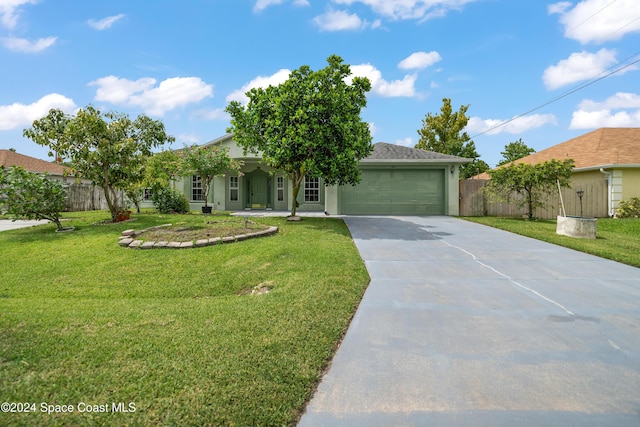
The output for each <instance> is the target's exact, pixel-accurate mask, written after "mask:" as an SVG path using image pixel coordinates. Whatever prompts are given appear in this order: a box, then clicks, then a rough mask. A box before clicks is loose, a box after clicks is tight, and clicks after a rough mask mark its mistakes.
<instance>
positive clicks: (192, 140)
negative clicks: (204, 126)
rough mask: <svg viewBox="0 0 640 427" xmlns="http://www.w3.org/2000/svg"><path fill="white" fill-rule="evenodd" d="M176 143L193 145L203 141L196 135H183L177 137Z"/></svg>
mask: <svg viewBox="0 0 640 427" xmlns="http://www.w3.org/2000/svg"><path fill="white" fill-rule="evenodd" d="M176 141H178V142H180V143H183V144H187V145H192V144H197V143H199V142H200V141H202V138H200V136H198V135H196V134H195V133H188V134H187V133H183V134H180V135H178V136H177V137H176Z"/></svg>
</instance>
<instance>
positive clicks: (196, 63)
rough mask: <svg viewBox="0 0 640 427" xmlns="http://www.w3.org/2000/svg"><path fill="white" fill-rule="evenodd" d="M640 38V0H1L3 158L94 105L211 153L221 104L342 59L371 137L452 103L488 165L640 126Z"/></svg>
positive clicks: (402, 130)
mask: <svg viewBox="0 0 640 427" xmlns="http://www.w3.org/2000/svg"><path fill="white" fill-rule="evenodd" d="M639 33H640V6H639V5H638V3H637V0H582V1H563V2H553V1H551V2H545V1H542V0H519V1H516V0H322V1H320V0H187V1H177V0H174V1H169V0H154V1H153V2H137V1H136V2H132V1H124V0H110V1H108V2H105V1H82V2H80V1H75V0H74V1H72V0H0V64H2V65H1V66H0V148H5V149H6V148H15V149H16V150H17V151H18V152H19V153H23V154H27V155H31V156H34V157H39V158H43V159H47V149H46V148H44V147H40V146H38V145H36V144H35V143H33V142H31V141H29V140H27V139H24V138H23V137H22V130H23V129H24V128H27V127H29V126H30V125H31V123H32V121H33V120H35V119H37V118H39V117H42V116H44V115H46V113H47V112H48V110H49V109H50V108H61V109H63V110H64V111H66V112H68V113H71V114H73V113H74V112H75V111H77V109H78V108H80V107H84V106H86V105H88V104H92V105H94V106H96V107H99V108H102V109H105V110H115V111H120V112H126V113H128V114H130V115H131V116H132V117H135V116H137V115H138V114H141V113H144V114H147V115H149V116H150V117H152V118H155V119H160V120H162V121H163V122H164V124H165V126H166V128H167V131H168V132H169V133H170V134H172V135H174V136H175V137H176V139H177V142H176V143H174V145H173V147H174V148H180V147H182V146H183V145H184V144H193V143H198V144H199V143H204V142H207V141H209V140H211V139H214V138H217V137H219V136H222V135H223V134H224V133H225V131H226V128H227V126H228V125H229V118H228V116H227V115H226V114H225V113H224V108H225V107H226V105H227V104H228V103H229V101H230V100H233V99H237V100H241V101H242V100H243V97H244V95H243V93H244V92H245V91H246V90H248V89H249V88H250V87H254V86H259V85H268V84H277V83H279V82H281V81H283V80H284V79H286V78H287V75H288V73H289V71H290V70H293V69H296V68H298V67H300V66H301V65H305V64H306V65H310V66H311V67H312V68H313V69H318V68H322V67H324V65H325V64H326V58H327V57H328V56H329V55H331V54H337V55H340V56H341V57H342V58H343V59H344V60H345V61H346V62H347V63H349V64H350V65H351V67H352V72H353V73H354V74H358V75H364V76H367V77H369V78H370V79H371V81H372V84H373V89H372V91H371V92H370V93H369V95H368V106H367V108H366V110H365V111H363V114H362V116H363V119H364V120H366V121H367V122H369V123H370V126H371V130H372V135H373V139H374V142H378V141H384V142H389V143H396V144H402V145H405V146H413V145H415V144H416V142H417V141H418V135H417V130H418V129H419V128H420V127H421V126H422V119H423V118H424V117H425V115H426V114H427V113H432V114H436V113H438V112H439V110H440V107H441V105H442V98H450V99H451V100H452V104H453V106H454V108H455V109H456V110H457V109H458V108H459V107H460V105H470V107H469V110H468V112H467V114H468V115H469V116H470V118H471V119H470V122H469V125H468V127H467V131H468V132H469V134H470V135H471V136H472V137H473V140H474V141H475V143H476V146H477V149H478V152H479V153H480V155H481V158H482V159H483V160H485V161H486V162H487V163H489V164H490V165H491V166H493V165H495V164H496V162H497V161H498V160H499V159H500V158H501V155H500V152H501V151H502V150H503V149H504V146H505V145H506V144H507V143H509V142H511V141H516V140H518V139H519V138H522V140H523V141H524V142H525V143H526V144H527V145H529V146H531V147H533V148H534V149H536V150H537V151H540V150H542V149H544V148H547V147H549V146H552V145H555V144H557V143H560V142H563V141H565V140H567V139H570V138H573V137H575V136H578V135H581V134H584V133H586V132H589V131H591V130H594V129H597V128H599V127H640V72H639V69H640V62H636V61H639V60H640V34H639ZM618 69H620V71H618V72H614V71H616V70H618ZM610 73H612V74H611V75H609V76H607V77H604V76H605V75H607V74H610ZM602 77H604V78H602ZM599 78H601V79H600V80H598V81H595V80H596V79H599ZM581 86H584V87H582V88H581ZM572 91H574V92H573V93H570V92H572ZM556 98H557V100H556V101H554V102H551V103H549V102H550V101H552V100H554V99H556ZM547 103H549V104H548V105H545V104H547ZM537 107H541V108H539V109H536V108H537ZM533 109H536V110H535V111H533V112H531V113H529V114H527V115H524V116H523V117H520V118H516V119H515V120H512V121H510V122H508V123H506V124H504V125H502V126H499V127H496V128H494V127H495V126H498V125H500V124H501V123H503V122H505V121H509V120H511V119H514V118H515V117H517V116H519V115H521V114H523V113H525V112H528V111H530V110H533ZM492 128H494V129H492Z"/></svg>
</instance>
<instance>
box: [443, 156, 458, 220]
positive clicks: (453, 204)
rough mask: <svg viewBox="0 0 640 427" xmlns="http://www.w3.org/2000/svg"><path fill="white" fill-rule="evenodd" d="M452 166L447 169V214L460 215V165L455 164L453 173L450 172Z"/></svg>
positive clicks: (445, 200) (445, 196)
mask: <svg viewBox="0 0 640 427" xmlns="http://www.w3.org/2000/svg"><path fill="white" fill-rule="evenodd" d="M450 170H451V167H448V168H447V170H445V173H444V176H445V179H444V181H445V185H446V188H445V190H444V203H445V206H446V207H447V208H446V209H447V210H446V212H445V215H451V216H458V215H460V187H459V185H458V181H459V179H460V167H459V166H458V165H453V173H451V172H450Z"/></svg>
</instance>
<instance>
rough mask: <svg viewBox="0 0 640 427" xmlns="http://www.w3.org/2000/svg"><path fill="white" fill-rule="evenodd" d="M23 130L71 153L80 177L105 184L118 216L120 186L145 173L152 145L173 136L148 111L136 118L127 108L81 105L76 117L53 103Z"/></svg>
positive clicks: (111, 207)
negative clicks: (118, 110)
mask: <svg viewBox="0 0 640 427" xmlns="http://www.w3.org/2000/svg"><path fill="white" fill-rule="evenodd" d="M23 134H24V136H25V137H27V138H29V139H31V140H33V141H34V142H35V143H37V144H39V145H44V146H48V147H49V148H51V149H53V150H55V151H56V152H57V155H58V156H60V157H62V158H68V159H69V160H70V161H71V170H72V173H73V174H74V175H75V176H76V178H78V179H79V178H86V179H89V180H91V182H93V183H94V184H95V185H98V186H99V187H101V188H102V189H103V190H104V195H105V199H106V201H107V205H108V206H109V212H110V214H111V219H112V221H114V222H115V221H116V218H117V215H118V211H119V210H121V208H122V206H120V202H119V201H118V197H117V191H118V190H125V189H126V188H127V187H129V186H131V185H132V184H135V183H136V182H139V180H140V179H142V175H141V174H140V168H141V165H143V164H144V162H145V161H146V159H147V158H148V157H149V156H150V155H151V150H152V149H153V148H155V147H160V146H162V145H163V144H164V143H165V142H172V141H173V140H174V138H173V137H172V136H170V135H167V134H166V133H165V129H164V125H163V124H162V122H160V121H156V120H152V119H150V118H149V117H147V116H145V115H140V116H138V117H137V118H136V119H135V120H131V119H129V116H128V115H126V114H121V113H115V112H108V113H102V112H101V111H99V110H97V109H95V108H94V107H92V106H88V107H87V108H85V109H80V110H79V111H78V113H77V114H76V116H75V117H71V116H64V114H63V113H61V112H60V110H53V109H52V110H50V111H49V114H48V115H47V116H46V117H43V118H42V119H39V120H36V121H34V122H33V125H32V127H31V128H29V129H25V130H24V132H23ZM49 154H52V153H49Z"/></svg>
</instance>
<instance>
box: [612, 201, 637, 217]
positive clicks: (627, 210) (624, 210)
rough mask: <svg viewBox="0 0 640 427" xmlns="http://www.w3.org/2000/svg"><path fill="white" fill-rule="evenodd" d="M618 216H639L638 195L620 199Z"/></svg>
mask: <svg viewBox="0 0 640 427" xmlns="http://www.w3.org/2000/svg"><path fill="white" fill-rule="evenodd" d="M616 217H618V218H640V197H632V198H630V199H629V200H621V201H620V204H619V207H618V210H617V211H616Z"/></svg>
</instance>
